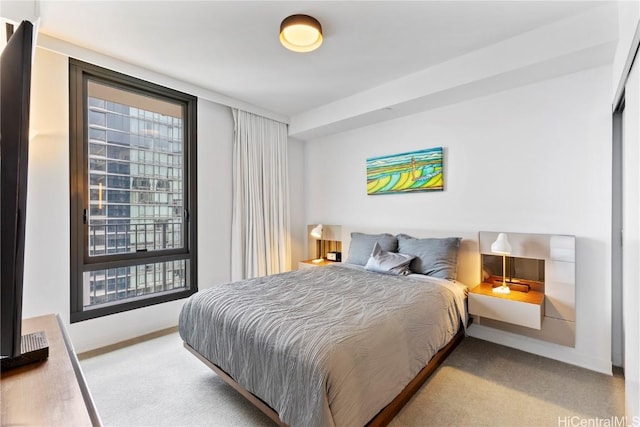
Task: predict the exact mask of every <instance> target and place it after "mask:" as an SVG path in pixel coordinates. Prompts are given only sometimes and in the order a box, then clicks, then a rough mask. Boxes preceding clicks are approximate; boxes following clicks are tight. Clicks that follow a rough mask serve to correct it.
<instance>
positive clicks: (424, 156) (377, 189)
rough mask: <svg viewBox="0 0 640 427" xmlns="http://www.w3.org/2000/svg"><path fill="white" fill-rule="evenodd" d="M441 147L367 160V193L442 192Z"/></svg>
mask: <svg viewBox="0 0 640 427" xmlns="http://www.w3.org/2000/svg"><path fill="white" fill-rule="evenodd" d="M442 172H443V168H442V147H436V148H428V149H426V150H418V151H412V152H409V153H401V154H393V155H391V156H380V157H372V158H370V159H367V194H389V193H406V192H409V191H442V190H443V189H444V176H443V173H442Z"/></svg>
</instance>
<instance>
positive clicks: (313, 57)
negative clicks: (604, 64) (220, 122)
mask: <svg viewBox="0 0 640 427" xmlns="http://www.w3.org/2000/svg"><path fill="white" fill-rule="evenodd" d="M3 3H5V5H6V4H7V3H8V2H6V1H5V2H3ZM603 3H604V2H597V1H198V2H196V1H53V0H45V1H34V2H33V9H34V14H35V15H36V16H39V17H40V18H41V21H40V32H41V33H44V34H47V35H49V36H52V37H55V38H58V39H62V40H64V41H67V42H70V43H73V44H76V45H79V46H82V47H85V48H89V49H92V50H96V51H98V52H101V53H104V54H107V55H109V56H112V57H115V58H117V59H120V60H123V61H126V62H129V63H132V64H135V65H138V66H141V67H144V68H147V69H150V70H153V71H157V72H160V73H162V74H165V75H168V76H170V77H174V78H177V79H180V80H183V81H185V82H188V83H192V84H195V85H198V86H201V87H203V88H206V89H209V90H212V91H215V92H218V93H220V94H222V95H226V96H229V97H232V98H235V99H238V100H241V101H244V102H247V103H250V104H253V105H255V106H258V107H260V108H263V109H266V110H268V111H272V112H274V113H277V114H280V115H284V116H287V117H292V116H295V115H297V114H300V113H302V112H305V111H308V110H310V109H314V108H317V107H319V106H321V105H324V104H327V103H329V102H333V101H336V100H339V99H342V98H344V97H346V96H349V95H353V94H355V93H358V92H361V91H363V90H367V89H370V88H373V87H376V86H379V85H381V84H383V83H385V82H388V81H391V80H394V79H398V78H401V77H404V76H407V75H409V74H412V73H415V72H418V71H421V70H424V69H426V68H429V67H431V66H433V65H435V64H438V63H441V62H443V61H446V60H449V59H452V58H454V57H457V56H460V55H463V54H465V53H468V52H470V51H473V50H477V49H479V48H481V47H484V46H488V45H491V44H494V43H496V42H498V41H500V40H504V39H507V38H511V37H514V36H517V35H519V34H522V33H524V32H527V31H530V30H533V29H535V28H538V27H541V26H543V25H547V24H549V23H552V22H555V21H558V20H560V19H564V18H567V17H570V16H572V15H576V14H579V13H582V12H584V11H586V10H588V9H591V8H593V7H597V6H600V5H602V4H603ZM22 6H23V7H24V3H23V4H22ZM295 13H304V14H309V15H312V16H314V17H315V18H317V19H318V20H319V21H320V22H321V24H322V27H323V30H324V43H323V45H322V46H321V47H320V49H318V50H317V51H315V52H312V53H307V54H300V53H293V52H290V51H288V50H286V49H285V48H283V47H282V46H281V45H280V43H279V41H278V31H279V26H280V22H281V21H282V19H283V18H285V17H287V16H288V15H291V14H295Z"/></svg>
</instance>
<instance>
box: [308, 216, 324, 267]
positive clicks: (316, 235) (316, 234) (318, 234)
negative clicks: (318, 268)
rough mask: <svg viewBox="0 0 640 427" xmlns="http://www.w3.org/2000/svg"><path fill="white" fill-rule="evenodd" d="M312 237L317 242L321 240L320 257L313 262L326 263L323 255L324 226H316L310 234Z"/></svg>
mask: <svg viewBox="0 0 640 427" xmlns="http://www.w3.org/2000/svg"><path fill="white" fill-rule="evenodd" d="M309 234H310V235H311V237H313V238H314V239H316V240H320V257H318V258H316V259H314V260H313V262H322V261H324V254H323V253H322V234H323V233H322V224H318V225H316V226H315V227H314V228H313V229H312V230H311V233H309Z"/></svg>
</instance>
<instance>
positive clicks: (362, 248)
mask: <svg viewBox="0 0 640 427" xmlns="http://www.w3.org/2000/svg"><path fill="white" fill-rule="evenodd" d="M376 242H378V243H379V244H380V248H382V250H383V251H388V252H398V239H396V236H394V235H392V234H389V233H383V234H365V233H357V232H352V233H351V243H350V244H349V257H348V258H347V262H348V263H350V264H357V265H366V264H367V261H368V260H369V256H370V255H371V251H373V246H374V245H375V244H376Z"/></svg>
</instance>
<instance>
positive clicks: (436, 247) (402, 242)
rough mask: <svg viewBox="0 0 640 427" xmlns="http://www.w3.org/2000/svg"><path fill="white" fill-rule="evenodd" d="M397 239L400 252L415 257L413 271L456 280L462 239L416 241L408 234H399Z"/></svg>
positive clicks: (412, 265)
mask: <svg viewBox="0 0 640 427" xmlns="http://www.w3.org/2000/svg"><path fill="white" fill-rule="evenodd" d="M396 237H397V238H398V252H400V253H403V254H407V255H413V256H415V259H414V260H413V261H411V264H409V268H410V269H411V271H413V272H414V273H418V274H426V275H428V276H434V277H440V278H442V279H452V280H455V278H456V270H457V269H458V248H460V237H446V238H444V239H435V238H428V239H416V238H415V237H411V236H407V235H406V234H398V235H397V236H396Z"/></svg>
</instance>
